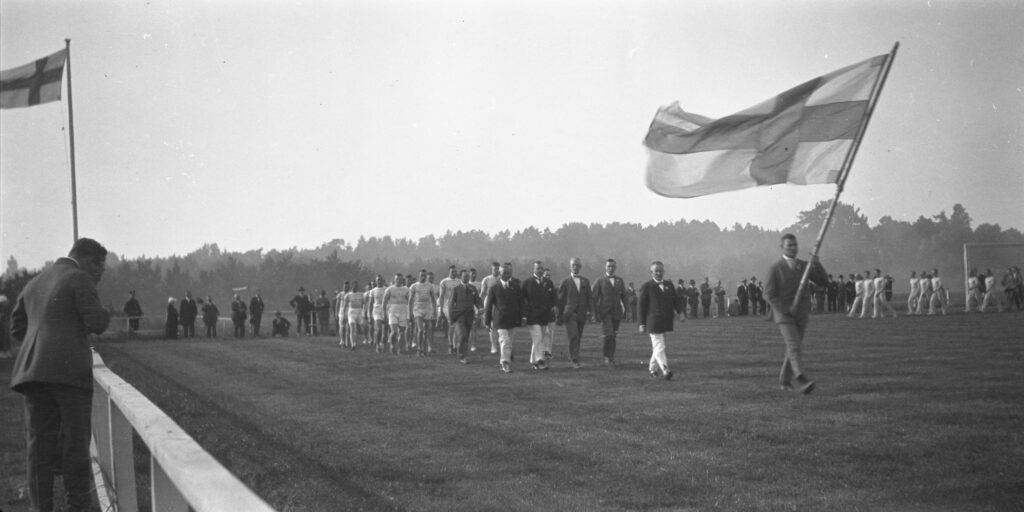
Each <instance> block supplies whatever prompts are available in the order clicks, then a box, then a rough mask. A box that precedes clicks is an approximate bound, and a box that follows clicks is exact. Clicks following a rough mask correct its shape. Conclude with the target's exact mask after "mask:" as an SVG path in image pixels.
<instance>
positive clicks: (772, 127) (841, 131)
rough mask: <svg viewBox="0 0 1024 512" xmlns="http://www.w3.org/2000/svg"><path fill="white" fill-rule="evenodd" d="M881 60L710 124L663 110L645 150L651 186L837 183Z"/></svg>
mask: <svg viewBox="0 0 1024 512" xmlns="http://www.w3.org/2000/svg"><path fill="white" fill-rule="evenodd" d="M889 57H890V55H888V54H886V55H879V56H876V57H872V58H870V59H867V60H865V61H863V62H860V63H857V64H854V65H852V66H848V67H845V68H842V69H839V70H837V71H833V72H832V73H829V74H827V75H824V76H820V77H818V78H815V79H813V80H810V81H808V82H806V83H804V84H801V85H798V86H796V87H794V88H792V89H790V90H788V91H786V92H784V93H782V94H780V95H778V96H776V97H774V98H772V99H770V100H768V101H765V102H763V103H760V104H758V105H755V106H753V107H750V108H748V109H746V110H743V111H741V112H738V113H736V114H733V115H731V116H727V117H723V118H721V119H717V120H715V119H709V118H707V117H704V116H700V115H697V114H693V113H690V112H685V111H683V109H682V108H681V107H680V106H679V103H678V102H676V103H673V104H672V105H669V106H667V107H663V108H661V109H659V110H658V113H657V115H656V116H655V117H654V121H652V122H651V127H650V130H649V131H648V133H647V138H646V139H645V140H644V145H645V146H647V148H648V150H649V159H648V163H647V187H648V188H650V189H651V190H652V191H654V192H656V193H658V194H661V195H663V196H669V197H697V196H703V195H708V194H715V193H718V192H726V191H730V190H739V189H742V188H748V187H756V186H760V185H775V184H779V183H792V184H796V185H809V184H820V183H836V182H837V181H838V179H839V173H840V171H841V169H842V166H843V161H844V159H845V158H846V155H847V154H848V153H849V151H850V148H851V147H852V145H853V143H854V139H855V138H856V137H857V136H858V133H859V131H860V127H861V125H862V124H863V123H864V121H865V116H868V115H870V114H869V113H868V102H869V100H870V98H871V94H872V91H873V90H874V87H875V84H876V82H877V81H878V78H879V76H880V75H881V73H882V71H883V69H885V62H886V59H887V58H889Z"/></svg>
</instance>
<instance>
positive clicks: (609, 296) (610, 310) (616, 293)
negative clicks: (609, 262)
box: [593, 275, 626, 320]
mask: <svg viewBox="0 0 1024 512" xmlns="http://www.w3.org/2000/svg"><path fill="white" fill-rule="evenodd" d="M593 302H594V314H595V315H597V316H598V317H604V316H607V315H611V317H612V318H614V319H616V320H618V319H621V318H622V310H623V309H622V308H623V306H622V305H623V304H625V303H626V283H625V282H623V280H622V278H621V277H619V276H612V278H611V279H608V276H607V275H603V276H601V278H600V279H598V280H597V281H594V296H593Z"/></svg>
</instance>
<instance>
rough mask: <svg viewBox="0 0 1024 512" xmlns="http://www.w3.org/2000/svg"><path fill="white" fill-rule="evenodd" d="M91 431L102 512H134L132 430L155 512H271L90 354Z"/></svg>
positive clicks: (183, 432) (262, 502)
mask: <svg viewBox="0 0 1024 512" xmlns="http://www.w3.org/2000/svg"><path fill="white" fill-rule="evenodd" d="M92 375H93V381H94V386H93V408H92V432H93V449H94V457H95V462H96V465H98V466H99V468H98V469H97V470H95V471H94V473H95V474H96V477H97V485H96V487H97V495H98V496H99V498H100V501H101V505H102V509H103V510H117V511H119V512H137V510H138V500H137V493H136V484H135V461H134V453H133V451H134V450H133V447H132V432H137V433H138V434H139V437H140V438H142V441H143V442H144V443H145V444H146V446H147V447H148V448H149V452H150V454H151V456H150V479H151V496H152V499H151V503H152V507H153V511H154V512H179V511H180V512H187V511H188V510H194V511H195V512H234V511H246V512H273V511H274V509H273V508H271V507H270V505H268V504H267V503H266V502H264V501H263V500H262V499H260V497H259V496H257V495H256V494H255V493H253V492H252V491H251V490H250V489H249V488H248V487H246V486H245V484H243V483H242V482H241V481H239V480H238V478H236V477H235V476H234V475H232V474H231V473H230V472H228V470H227V469H224V467H223V466H221V465H220V463H218V462H217V461H216V460H215V459H214V458H213V457H212V456H211V455H210V454H209V453H207V452H206V450H204V449H203V448H202V447H200V446H199V444H198V443H196V442H195V441H194V440H193V439H192V438H191V437H189V435H188V434H186V433H185V431H184V430H182V429H181V427H179V426H178V425H177V424H176V423H174V421H172V420H171V419H170V418H169V417H167V415H166V414H164V412H163V411H161V410H160V409H159V408H158V407H157V406H156V405H153V403H152V402H150V401H149V400H148V399H147V398H146V397H144V396H142V394H141V393H139V391H138V390H136V389H135V388H134V387H132V386H131V385H130V384H128V383H127V382H125V381H124V380H123V379H121V378H120V377H118V376H117V374H115V373H114V372H112V371H110V369H109V368H107V366H106V365H105V364H104V363H103V359H102V358H100V356H99V354H97V353H95V352H93V368H92Z"/></svg>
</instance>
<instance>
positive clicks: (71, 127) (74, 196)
mask: <svg viewBox="0 0 1024 512" xmlns="http://www.w3.org/2000/svg"><path fill="white" fill-rule="evenodd" d="M64 47H65V48H66V49H67V54H68V56H67V59H68V61H67V62H68V138H70V139H71V223H72V228H73V232H74V236H75V239H74V241H75V242H77V241H78V187H77V183H76V181H75V114H74V109H73V108H72V101H71V39H64Z"/></svg>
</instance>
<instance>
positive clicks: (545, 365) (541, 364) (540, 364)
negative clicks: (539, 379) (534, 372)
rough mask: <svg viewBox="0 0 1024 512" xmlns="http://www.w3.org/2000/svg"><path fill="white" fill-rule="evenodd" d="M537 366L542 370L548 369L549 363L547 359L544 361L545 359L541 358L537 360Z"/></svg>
mask: <svg viewBox="0 0 1024 512" xmlns="http://www.w3.org/2000/svg"><path fill="white" fill-rule="evenodd" d="M537 366H538V367H539V368H540V369H541V370H547V369H548V363H547V362H546V361H544V360H543V359H541V360H540V361H537Z"/></svg>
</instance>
